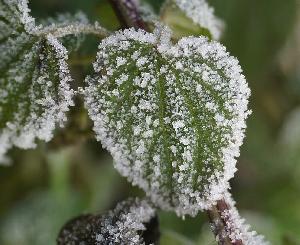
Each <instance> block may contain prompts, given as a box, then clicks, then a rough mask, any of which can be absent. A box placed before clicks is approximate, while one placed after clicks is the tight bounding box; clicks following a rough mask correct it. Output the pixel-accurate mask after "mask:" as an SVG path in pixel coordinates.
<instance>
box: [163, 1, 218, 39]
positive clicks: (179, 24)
mask: <svg viewBox="0 0 300 245" xmlns="http://www.w3.org/2000/svg"><path fill="white" fill-rule="evenodd" d="M161 19H162V21H163V22H164V23H165V24H167V25H168V26H169V27H170V28H171V29H172V30H173V32H174V36H175V37H177V38H180V37H183V36H191V35H194V36H199V35H204V36H208V37H210V38H212V39H214V40H219V39H220V37H221V34H222V30H223V29H224V23H223V21H221V20H220V19H219V18H217V17H216V16H215V14H214V9H213V7H211V6H209V4H208V3H207V1H206V0H168V1H166V3H165V5H164V6H163V8H162V11H161Z"/></svg>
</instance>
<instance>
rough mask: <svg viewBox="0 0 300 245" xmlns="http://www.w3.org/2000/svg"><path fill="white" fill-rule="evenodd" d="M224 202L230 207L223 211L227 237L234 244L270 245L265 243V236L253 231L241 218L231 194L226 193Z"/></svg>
mask: <svg viewBox="0 0 300 245" xmlns="http://www.w3.org/2000/svg"><path fill="white" fill-rule="evenodd" d="M224 200H225V202H226V204H227V205H228V207H227V208H226V209H225V210H223V211H222V213H221V217H222V218H223V220H225V223H226V224H225V225H226V227H227V235H228V236H229V238H230V239H231V241H232V242H233V243H235V242H237V241H242V244H245V245H270V243H269V242H267V241H265V238H264V236H262V235H258V234H257V232H256V231H252V230H251V229H250V225H248V224H246V221H245V219H243V218H241V217H240V215H239V212H238V210H237V209H236V207H235V202H234V200H233V199H232V197H231V194H230V193H229V192H227V193H225V195H224Z"/></svg>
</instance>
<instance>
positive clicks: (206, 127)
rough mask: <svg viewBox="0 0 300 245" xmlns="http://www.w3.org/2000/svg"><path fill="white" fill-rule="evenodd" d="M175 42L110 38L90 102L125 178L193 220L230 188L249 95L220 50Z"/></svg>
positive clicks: (101, 136) (91, 84)
mask: <svg viewBox="0 0 300 245" xmlns="http://www.w3.org/2000/svg"><path fill="white" fill-rule="evenodd" d="M170 36H171V35H170V33H169V31H168V30H167V29H164V28H163V29H161V28H160V29H158V30H156V31H155V32H154V34H152V33H147V32H145V31H143V30H138V31H135V30H133V29H127V30H124V31H119V32H117V33H116V34H114V35H112V36H110V37H108V38H106V39H104V40H103V41H102V42H101V43H100V45H99V52H98V54H97V60H96V62H95V63H94V69H95V74H94V75H93V76H91V77H88V78H87V79H86V82H87V84H88V86H87V88H86V89H85V100H86V101H85V103H86V107H87V108H88V111H89V115H90V117H91V119H92V120H93V121H94V130H95V132H96V134H97V139H98V140H100V141H101V142H102V144H103V146H104V147H105V148H107V149H108V151H109V152H110V153H111V154H112V156H113V158H114V161H115V167H116V168H117V169H118V170H119V171H120V173H121V174H122V175H123V176H126V177H127V178H128V179H129V180H130V181H131V182H132V183H133V184H134V185H138V186H139V187H141V188H142V189H144V190H145V192H146V193H147V195H148V196H149V197H150V198H151V200H152V201H153V202H154V203H155V204H157V205H158V206H160V207H161V208H163V209H167V210H175V211H176V212H177V214H178V215H185V214H190V215H196V214H197V212H198V211H199V210H203V209H208V208H210V207H211V205H213V204H214V203H215V202H216V201H217V200H219V199H220V198H221V197H222V195H223V194H222V193H224V192H225V191H226V190H227V189H228V188H229V184H228V180H229V179H231V178H232V177H233V175H234V172H235V171H236V167H235V164H236V157H238V156H239V146H240V145H241V144H242V141H243V138H244V131H245V127H246V125H245V119H246V117H247V116H248V114H249V111H248V110H247V104H248V97H249V95H250V90H249V88H248V85H247V82H246V81H245V78H244V76H243V75H242V74H241V72H242V71H241V68H240V66H239V64H238V61H237V60H236V59H235V58H233V57H231V56H230V55H229V54H228V53H227V51H226V49H225V48H224V47H223V46H222V45H221V44H219V43H217V42H210V41H208V40H207V39H206V38H204V37H199V38H195V37H188V38H182V39H181V40H180V41H179V42H178V43H177V44H175V45H173V44H172V43H171V39H170ZM145 57H147V65H141V62H138V61H139V60H141V59H142V60H143V61H144V60H145ZM120 59H126V60H127V63H126V66H120V67H117V65H116V64H117V62H118V60H120ZM142 63H144V62H142ZM179 63H180V65H179ZM204 74H205V75H204ZM120 77H123V79H122V83H120ZM145 78H147V79H146V81H147V82H145V84H144V83H143V82H142V81H143V80H145ZM199 86H201V89H199ZM115 91H118V94H119V96H118V97H117V96H116V95H115ZM120 122H121V123H120ZM158 156H159V157H158Z"/></svg>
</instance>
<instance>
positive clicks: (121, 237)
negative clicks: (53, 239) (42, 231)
mask: <svg viewBox="0 0 300 245" xmlns="http://www.w3.org/2000/svg"><path fill="white" fill-rule="evenodd" d="M154 217H155V210H154V209H153V207H152V206H151V205H150V204H149V203H148V201H146V200H139V199H129V200H127V201H123V202H121V203H119V204H118V205H117V206H116V208H115V209H114V210H112V211H109V212H108V213H107V214H105V215H97V216H93V215H85V216H81V217H79V218H77V219H74V220H72V221H71V222H69V223H67V224H66V225H65V227H64V228H63V229H62V230H61V232H60V234H59V237H58V244H64V245H68V244H70V245H71V244H95V245H100V244H101V245H113V244H124V245H125V244H130V245H142V244H145V241H144V239H143V236H142V235H143V232H145V231H146V225H147V224H148V223H150V222H151V220H152V219H153V218H154Z"/></svg>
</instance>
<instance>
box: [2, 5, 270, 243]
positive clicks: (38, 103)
mask: <svg viewBox="0 0 300 245" xmlns="http://www.w3.org/2000/svg"><path fill="white" fill-rule="evenodd" d="M110 2H111V4H112V6H113V7H114V9H115V12H116V14H117V16H118V17H119V20H120V23H121V24H122V27H123V28H124V30H119V31H117V32H115V33H110V32H109V31H107V30H105V29H104V28H102V27H100V26H99V24H97V23H95V24H89V23H88V21H87V20H86V18H85V17H80V18H78V16H77V17H76V16H75V17H72V16H70V15H65V16H64V17H62V18H60V19H58V20H53V19H52V20H47V21H45V22H44V24H43V25H36V24H35V21H34V19H33V18H32V17H31V16H30V15H29V12H30V11H29V9H28V7H27V2H26V1H25V0H20V1H18V0H1V1H0V4H1V5H0V6H1V13H0V14H1V15H0V27H1V30H2V31H1V33H0V42H1V50H0V51H1V56H2V58H1V61H0V71H1V77H0V87H1V93H0V116H1V117H0V160H1V161H2V162H5V161H7V159H6V157H5V153H6V151H7V150H8V149H9V148H11V147H12V146H18V147H21V148H25V149H26V148H32V147H34V146H35V144H36V143H35V142H36V139H41V140H45V141H50V140H51V138H52V136H53V130H54V129H55V126H56V125H60V126H63V123H64V121H65V120H66V115H65V114H66V112H67V111H68V110H69V108H70V106H73V105H74V103H73V97H74V96H75V95H76V96H81V97H82V98H83V99H84V101H85V106H86V108H87V110H88V112H89V115H90V118H91V119H92V121H93V122H94V131H95V133H96V137H97V139H98V140H100V141H101V142H102V145H103V146H104V147H105V148H106V149H107V150H108V151H109V152H110V153H111V155H112V156H113V158H114V161H115V167H116V168H117V169H118V171H119V172H120V173H121V174H122V175H123V176H126V177H127V178H128V180H129V181H130V182H132V184H133V185H137V186H139V187H140V188H142V189H143V190H144V191H145V193H146V195H147V197H148V199H147V200H144V201H141V202H142V203H143V205H142V206H143V207H145V205H147V207H148V208H147V210H151V215H148V216H149V217H148V216H147V217H148V218H147V217H140V216H141V215H146V213H147V212H146V211H145V213H143V212H139V215H138V216H139V218H141V221H137V223H135V220H134V219H133V218H132V215H129V219H130V221H132V222H133V226H134V225H137V226H138V227H139V228H138V229H136V230H137V231H140V230H144V229H145V227H144V226H143V225H142V226H139V225H141V223H148V222H149V221H150V220H151V218H152V217H153V216H154V214H153V213H154V211H153V210H154V209H153V207H156V208H161V209H163V210H172V211H175V212H176V213H177V214H178V215H180V216H184V215H191V216H195V215H196V214H197V213H198V212H199V211H206V212H207V213H208V216H209V218H210V222H211V224H212V230H213V232H214V234H215V236H216V239H217V241H218V242H219V244H265V243H267V242H265V241H264V240H263V238H262V237H261V236H258V235H256V233H255V232H251V231H249V227H248V226H247V225H245V224H244V221H243V220H242V219H241V218H240V217H239V214H238V212H237V209H236V208H235V204H234V201H233V199H232V197H231V195H230V193H229V192H228V190H229V189H230V185H229V180H230V179H231V178H232V177H233V175H234V172H235V171H236V168H235V164H236V157H238V156H239V147H240V145H241V144H242V140H243V137H244V131H245V127H246V125H245V119H246V118H247V116H248V115H249V111H248V109H247V104H248V97H249V95H250V90H249V88H248V85H247V82H246V80H245V78H244V76H243V75H242V70H241V68H240V66H239V64H238V61H237V60H236V59H235V58H234V57H232V56H230V55H229V54H228V52H227V51H226V49H225V47H224V46H223V45H222V44H220V43H218V42H217V41H214V40H215V39H218V38H219V37H220V33H221V29H222V28H223V27H224V24H223V23H222V22H221V21H220V20H219V19H217V18H216V17H215V16H214V14H213V9H212V8H211V7H209V6H208V4H207V3H206V2H205V1H204V0H199V1H184V0H171V1H167V2H166V3H165V4H164V6H163V7H162V10H161V14H160V16H156V15H155V13H153V12H151V10H149V8H147V7H146V6H140V5H139V4H137V3H136V2H134V1H130V0H120V1H118V0H111V1H110ZM178 19H179V20H180V21H178ZM49 23H50V24H49ZM167 26H169V27H167ZM169 28H170V29H169ZM84 34H93V35H97V36H98V37H100V38H102V41H101V43H100V45H99V51H98V53H97V59H96V61H95V62H94V72H93V74H91V75H90V76H88V77H87V78H86V79H85V86H84V87H83V88H76V89H71V87H70V82H71V81H72V78H71V75H70V72H69V68H68V65H67V62H66V61H67V59H68V56H67V50H66V48H65V46H66V47H70V48H72V46H74V45H72V44H74V42H75V43H76V45H75V46H78V45H79V42H80V37H81V36H82V35H84ZM190 35H195V36H198V37H192V36H190ZM137 202H139V201H137ZM125 206H126V205H125ZM139 207H140V206H139V205H138V204H137V203H135V204H134V205H133V207H132V208H129V209H130V212H129V213H132V212H135V211H134V210H136V209H137V210H138V209H139ZM127 209H128V208H125V207H124V209H123V208H122V207H121V208H120V207H118V208H117V210H119V211H117V214H118V212H120V211H122V212H125V213H126V212H127V211H126V210H127ZM143 210H144V209H143ZM122 212H121V213H122ZM149 212H150V211H149ZM111 216H112V215H110V217H111ZM119 216H120V215H119ZM119 216H118V215H116V217H117V218H116V220H115V219H114V218H112V221H110V222H108V223H106V222H105V220H104V221H101V220H102V219H101V218H99V217H93V216H88V217H85V218H79V219H76V220H75V221H74V222H71V223H68V224H67V228H66V229H63V230H62V233H61V234H60V235H59V238H58V242H59V244H73V243H72V242H73V240H72V239H73V238H74V237H73V236H75V238H76V239H77V237H79V238H78V239H79V240H80V239H82V242H89V243H90V244H94V243H95V242H99V243H100V244H102V243H103V244H114V243H121V244H122V243H123V244H124V243H125V244H127V243H129V240H126V241H125V239H131V240H132V242H133V244H140V243H143V242H146V241H145V240H143V239H144V238H141V237H140V236H141V234H140V233H139V232H136V230H134V228H132V229H133V230H130V229H129V228H130V227H128V226H126V225H124V224H123V225H120V224H122V222H125V224H126V220H127V221H128V219H127V218H126V217H125V218H124V217H123V218H122V217H119ZM125 216H126V215H125ZM144 218H145V219H144ZM118 219H120V220H118ZM115 224H117V227H118V228H117V230H118V229H119V230H120V232H119V233H120V234H121V235H118V239H119V240H118V241H116V240H115V239H116V237H114V236H112V235H111V234H108V235H107V234H106V233H105V234H102V231H103V230H105V229H109V228H107V227H105V225H107V226H114V225H115ZM88 225H91V226H92V227H93V229H92V231H91V230H88V231H87V230H84V229H83V228H82V230H81V227H87V226H88ZM120 227H121V228H120ZM122 227H123V228H122ZM122 229H123V230H122ZM124 229H125V230H124ZM66 230H67V232H64V231H66ZM78 232H79V233H80V234H79V235H78ZM130 232H132V233H133V234H134V235H132V236H131V235H130V236H126V235H128V233H130ZM119 233H118V234H119ZM123 233H124V234H123ZM125 237H126V238H125ZM100 238H101V239H100ZM122 239H124V240H123V241H122Z"/></svg>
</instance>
